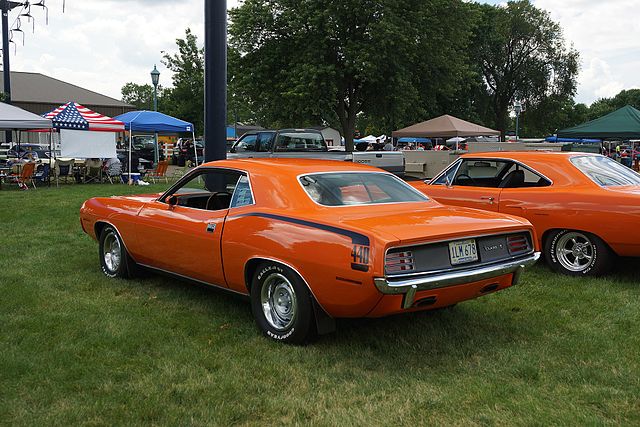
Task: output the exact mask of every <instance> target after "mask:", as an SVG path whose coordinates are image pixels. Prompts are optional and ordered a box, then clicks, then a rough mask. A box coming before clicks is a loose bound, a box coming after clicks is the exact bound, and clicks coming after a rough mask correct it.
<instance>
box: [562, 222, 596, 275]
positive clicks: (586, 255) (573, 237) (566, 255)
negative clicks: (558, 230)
mask: <svg viewBox="0 0 640 427" xmlns="http://www.w3.org/2000/svg"><path fill="white" fill-rule="evenodd" d="M594 255H595V249H594V246H593V243H592V242H591V240H590V239H589V238H588V237H587V236H585V235H584V234H582V233H578V232H576V231H571V232H568V233H566V234H564V235H563V236H561V237H560V239H558V243H557V244H556V257H557V258H558V261H559V262H560V264H561V265H562V266H563V267H564V268H566V269H567V270H569V271H573V272H581V271H583V270H585V269H586V268H588V267H589V266H590V265H591V263H592V262H593V258H594Z"/></svg>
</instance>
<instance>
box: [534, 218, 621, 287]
mask: <svg viewBox="0 0 640 427" xmlns="http://www.w3.org/2000/svg"><path fill="white" fill-rule="evenodd" d="M570 232H577V233H580V234H583V235H584V236H585V237H586V238H587V239H589V241H590V242H591V246H592V247H593V259H592V260H591V263H590V264H589V266H588V267H587V268H585V269H584V270H582V271H571V270H568V269H566V268H565V267H564V266H563V265H562V264H561V263H560V261H559V260H558V257H557V255H556V249H557V245H558V241H559V240H560V238H561V237H562V236H564V235H565V234H567V233H570ZM545 258H546V259H547V263H548V264H549V265H550V266H551V268H552V269H554V270H555V271H557V272H560V273H563V274H566V275H569V276H595V275H600V274H603V273H604V272H605V271H606V270H607V268H608V263H609V261H610V257H609V250H608V247H607V246H606V244H605V243H604V242H603V241H602V240H601V239H600V238H598V237H597V236H595V235H593V234H591V233H587V232H585V231H578V230H569V229H564V230H558V231H556V232H554V233H552V234H551V235H550V236H549V237H548V238H547V239H546V241H545Z"/></svg>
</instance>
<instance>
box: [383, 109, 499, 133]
mask: <svg viewBox="0 0 640 427" xmlns="http://www.w3.org/2000/svg"><path fill="white" fill-rule="evenodd" d="M392 135H393V137H394V138H400V137H403V136H412V137H425V138H451V137H454V136H462V137H465V136H488V135H500V131H497V130H493V129H489V128H486V127H484V126H480V125H477V124H475V123H471V122H467V121H465V120H462V119H459V118H457V117H453V116H450V115H448V114H445V115H444V116H440V117H436V118H435V119H431V120H427V121H426V122H422V123H417V124H415V125H411V126H409V127H406V128H404V129H400V130H396V131H393V134H392Z"/></svg>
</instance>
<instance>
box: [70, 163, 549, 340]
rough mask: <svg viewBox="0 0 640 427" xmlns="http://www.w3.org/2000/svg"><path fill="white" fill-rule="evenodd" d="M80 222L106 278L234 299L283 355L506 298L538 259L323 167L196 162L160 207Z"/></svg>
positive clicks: (507, 239)
mask: <svg viewBox="0 0 640 427" xmlns="http://www.w3.org/2000/svg"><path fill="white" fill-rule="evenodd" d="M80 218H81V224H82V228H83V230H84V231H85V232H86V233H87V234H89V235H90V236H91V237H93V238H94V239H96V240H98V242H99V256H100V264H101V266H102V270H103V272H104V273H105V274H106V275H107V276H109V277H127V276H130V275H132V274H134V273H135V271H136V269H137V268H140V267H146V268H150V269H153V270H157V271H161V272H167V273H170V274H171V275H174V276H177V277H181V278H187V279H191V280H193V281H196V282H200V283H203V284H206V285H212V286H216V287H219V288H222V289H226V290H229V291H231V292H235V293H237V294H242V295H247V296H249V299H250V301H251V308H252V312H253V314H254V316H255V319H256V322H257V324H258V326H259V327H260V329H262V331H263V332H264V333H265V334H266V335H267V336H269V337H271V338H273V339H276V340H281V341H285V342H293V343H300V342H303V341H305V340H306V339H307V337H309V336H310V335H311V336H312V335H315V334H316V333H327V332H330V331H332V330H333V329H334V327H335V326H334V325H335V321H334V319H335V318H341V317H379V316H386V315H390V314H395V313H403V312H410V311H416V310H428V309H435V308H439V307H446V306H451V305H453V304H456V303H458V302H460V301H463V300H468V299H471V298H476V297H479V296H482V295H486V294H489V293H491V292H494V291H498V290H501V289H504V288H507V287H509V286H511V285H513V284H515V283H516V281H517V280H518V276H519V274H520V272H521V271H522V269H523V268H524V267H525V266H528V265H531V264H533V263H534V262H535V261H536V260H537V259H538V257H539V256H540V253H539V252H538V248H537V246H536V239H535V236H534V234H533V233H534V232H533V227H532V226H531V224H530V223H529V222H528V221H526V220H524V219H522V218H517V217H512V216H508V215H499V214H494V213H487V212H481V211H478V210H472V209H465V208H454V207H446V206H442V205H441V204H439V203H437V202H435V201H432V200H429V198H428V197H427V196H425V195H424V194H422V193H420V192H419V191H417V190H415V189H414V188H413V187H411V186H409V185H408V184H406V183H405V182H404V181H402V180H401V179H399V178H397V177H396V176H394V175H392V174H389V173H387V172H384V171H382V170H380V169H376V168H373V167H370V166H365V165H358V164H353V163H346V162H337V161H322V160H300V159H297V160H294V159H266V160H261V159H244V160H223V161H216V162H210V163H206V164H204V165H202V166H200V167H198V168H196V169H194V170H193V171H191V172H190V173H189V174H187V175H186V176H184V177H183V178H182V179H180V180H179V181H178V182H177V183H176V184H174V185H173V186H171V187H170V188H169V189H168V190H167V191H166V192H165V193H163V194H151V195H141V196H121V197H110V198H103V197H99V198H93V199H90V200H87V201H86V202H85V203H84V204H83V206H82V208H81V210H80Z"/></svg>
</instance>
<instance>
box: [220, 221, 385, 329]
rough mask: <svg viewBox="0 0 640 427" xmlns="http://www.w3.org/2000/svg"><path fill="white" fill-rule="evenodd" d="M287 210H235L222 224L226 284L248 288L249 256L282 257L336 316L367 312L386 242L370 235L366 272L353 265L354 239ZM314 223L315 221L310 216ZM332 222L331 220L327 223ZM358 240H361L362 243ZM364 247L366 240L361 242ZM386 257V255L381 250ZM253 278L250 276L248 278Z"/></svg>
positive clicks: (376, 294)
mask: <svg viewBox="0 0 640 427" xmlns="http://www.w3.org/2000/svg"><path fill="white" fill-rule="evenodd" d="M262 214H268V215H270V216H278V217H282V218H292V217H293V216H290V215H287V213H286V212H281V211H259V212H256V211H254V210H253V209H240V208H239V209H233V210H232V212H230V214H229V216H228V217H227V220H226V222H225V226H224V232H223V238H222V257H223V263H224V271H225V278H226V281H227V284H228V286H229V287H230V288H231V289H233V290H236V291H238V292H242V293H246V292H247V286H246V280H245V268H246V266H247V264H248V263H249V261H251V260H254V259H260V258H261V259H266V260H275V261H279V262H281V263H283V264H285V265H288V266H290V267H292V268H294V269H295V270H296V271H297V272H298V273H299V274H300V275H301V276H302V277H303V279H304V280H305V281H306V282H307V284H308V285H309V287H310V289H311V292H312V293H313V295H314V296H315V297H316V300H317V301H318V303H319V304H320V305H321V306H322V307H323V308H324V309H325V311H327V313H329V314H330V315H331V316H334V317H362V316H365V315H366V314H367V313H368V312H369V311H370V310H372V309H373V307H374V306H375V305H376V303H377V302H378V301H379V300H380V298H381V295H380V293H379V292H378V291H377V289H376V288H375V286H374V284H373V276H374V274H378V275H379V274H380V271H377V270H376V269H380V267H381V265H382V261H381V258H380V256H381V255H380V254H383V253H384V247H383V246H382V245H379V244H377V243H375V241H373V240H369V242H370V245H369V247H368V249H367V250H368V256H367V257H366V258H367V259H366V260H364V259H358V260H357V261H366V262H363V264H366V266H367V271H361V270H360V269H356V268H353V267H352V263H353V261H354V257H353V256H352V255H353V254H352V251H353V249H354V246H355V245H356V244H355V243H354V241H353V239H352V238H350V237H348V236H345V235H341V234H339V233H335V232H331V231H327V230H323V229H322V227H321V226H322V225H323V224H325V225H326V223H322V222H320V221H313V222H315V223H316V224H319V225H320V227H316V226H312V225H311V226H308V225H301V224H295V223H292V222H289V221H287V220H286V219H277V218H274V217H267V216H264V215H262ZM310 222H311V221H310ZM329 225H330V224H329ZM358 243H360V242H358ZM359 246H364V245H359ZM382 256H383V255H382ZM248 280H249V281H250V280H251V277H248Z"/></svg>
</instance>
